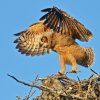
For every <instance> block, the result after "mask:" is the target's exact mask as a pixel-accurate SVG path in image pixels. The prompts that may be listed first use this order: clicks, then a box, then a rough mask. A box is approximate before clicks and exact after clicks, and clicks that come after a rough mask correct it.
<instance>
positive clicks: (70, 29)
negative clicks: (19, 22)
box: [14, 7, 94, 74]
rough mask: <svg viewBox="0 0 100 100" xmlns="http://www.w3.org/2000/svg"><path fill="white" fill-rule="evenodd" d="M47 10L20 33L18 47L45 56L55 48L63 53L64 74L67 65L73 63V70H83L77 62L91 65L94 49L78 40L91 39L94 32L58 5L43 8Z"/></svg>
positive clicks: (61, 57) (57, 51)
mask: <svg viewBox="0 0 100 100" xmlns="http://www.w3.org/2000/svg"><path fill="white" fill-rule="evenodd" d="M42 12H46V14H45V15H43V16H42V17H41V18H40V21H39V22H37V23H34V24H32V25H31V26H29V27H28V29H26V30H24V31H22V32H19V33H16V34H15V35H16V36H18V38H17V39H16V40H15V41H14V43H17V46H16V48H17V49H18V51H19V52H21V54H25V55H27V56H35V55H44V54H48V53H50V52H51V51H54V52H56V53H58V54H59V57H60V64H61V69H60V72H59V73H60V74H64V73H65V71H66V64H69V65H72V70H71V71H69V72H73V73H76V72H79V70H78V69H77V65H81V66H84V67H86V68H88V67H90V66H91V65H92V63H93V61H94V51H93V49H92V48H82V47H80V45H79V44H78V43H77V42H76V39H78V40H80V41H89V40H90V39H91V38H92V33H91V32H90V31H89V30H88V29H87V28H86V27H85V26H84V25H83V24H81V23H80V22H79V21H77V20H76V19H75V18H73V17H71V16H70V15H69V14H68V13H66V12H65V11H62V10H60V9H58V8H57V7H53V8H47V9H43V10H42Z"/></svg>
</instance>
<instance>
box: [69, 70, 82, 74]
mask: <svg viewBox="0 0 100 100" xmlns="http://www.w3.org/2000/svg"><path fill="white" fill-rule="evenodd" d="M77 72H81V71H80V70H73V69H72V70H71V71H69V72H68V73H77Z"/></svg>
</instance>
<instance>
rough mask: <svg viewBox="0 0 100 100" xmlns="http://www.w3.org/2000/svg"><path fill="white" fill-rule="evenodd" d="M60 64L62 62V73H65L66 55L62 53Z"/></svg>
mask: <svg viewBox="0 0 100 100" xmlns="http://www.w3.org/2000/svg"><path fill="white" fill-rule="evenodd" d="M60 64H61V69H60V73H62V74H64V73H65V71H66V66H65V60H64V57H63V56H62V55H60Z"/></svg>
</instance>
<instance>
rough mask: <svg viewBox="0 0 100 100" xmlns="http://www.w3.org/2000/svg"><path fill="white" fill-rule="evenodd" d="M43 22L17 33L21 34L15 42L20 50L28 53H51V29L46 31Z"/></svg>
mask: <svg viewBox="0 0 100 100" xmlns="http://www.w3.org/2000/svg"><path fill="white" fill-rule="evenodd" d="M44 26H45V25H43V23H42V22H39V23H35V24H33V25H31V26H30V27H29V28H28V29H27V30H25V31H22V32H20V33H17V34H15V35H16V36H19V37H18V38H17V39H16V40H15V41H14V43H17V46H16V48H17V49H18V51H19V52H21V53H22V54H26V55H32V56H34V55H43V54H45V53H49V52H50V51H51V49H50V42H51V40H50V36H51V35H52V32H51V31H48V32H46V31H44Z"/></svg>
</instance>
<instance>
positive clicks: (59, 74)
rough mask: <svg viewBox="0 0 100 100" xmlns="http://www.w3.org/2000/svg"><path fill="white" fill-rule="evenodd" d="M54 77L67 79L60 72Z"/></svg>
mask: <svg viewBox="0 0 100 100" xmlns="http://www.w3.org/2000/svg"><path fill="white" fill-rule="evenodd" d="M54 76H55V77H56V78H57V79H66V78H67V76H66V75H65V74H62V73H61V72H58V73H57V74H54Z"/></svg>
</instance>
